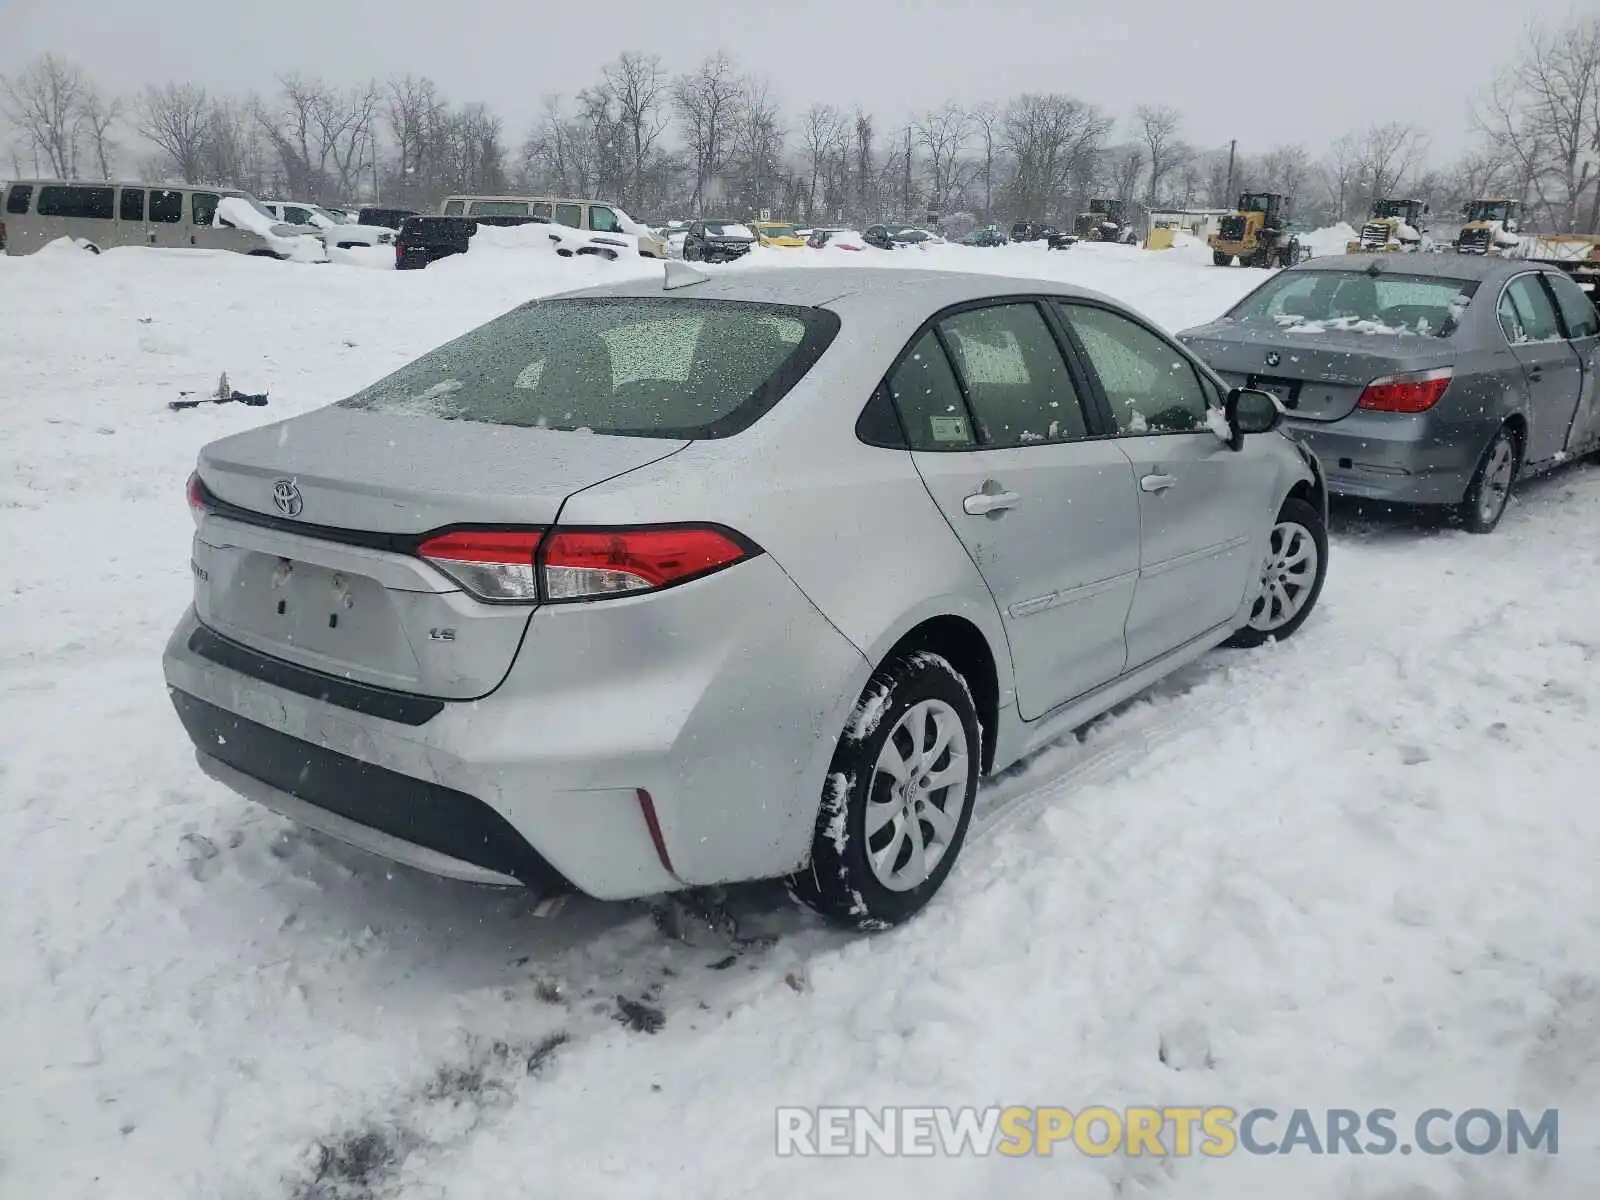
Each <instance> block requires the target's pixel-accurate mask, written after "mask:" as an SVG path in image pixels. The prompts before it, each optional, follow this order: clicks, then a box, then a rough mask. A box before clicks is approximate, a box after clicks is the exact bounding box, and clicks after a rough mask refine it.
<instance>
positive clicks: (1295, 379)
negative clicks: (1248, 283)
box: [1179, 321, 1454, 421]
mask: <svg viewBox="0 0 1600 1200" xmlns="http://www.w3.org/2000/svg"><path fill="white" fill-rule="evenodd" d="M1179 340H1180V341H1181V342H1183V344H1184V345H1186V346H1188V347H1189V348H1190V349H1191V350H1193V351H1194V352H1195V353H1196V354H1198V355H1199V356H1200V357H1201V358H1202V359H1204V360H1205V362H1206V363H1207V364H1208V365H1209V366H1210V367H1211V368H1212V369H1213V370H1214V371H1216V372H1217V373H1218V374H1219V375H1221V376H1222V377H1223V379H1224V380H1225V381H1227V383H1228V384H1229V385H1230V386H1232V387H1255V388H1261V389H1263V390H1266V391H1270V392H1273V393H1274V394H1276V395H1277V396H1278V398H1279V399H1280V400H1282V401H1283V403H1284V405H1285V406H1286V407H1287V408H1288V409H1289V411H1290V413H1291V414H1292V415H1293V416H1295V417H1297V418H1300V419H1303V420H1307V421H1337V420H1340V419H1341V418H1343V417H1347V416H1349V415H1350V413H1351V412H1353V411H1354V410H1355V407H1356V402H1357V401H1358V400H1360V398H1361V393H1362V391H1363V389H1365V388H1366V386H1367V384H1369V383H1371V382H1372V381H1373V380H1374V379H1378V378H1380V377H1382V376H1385V375H1397V374H1400V373H1402V372H1408V371H1426V370H1429V369H1430V368H1433V367H1438V366H1444V365H1446V364H1448V363H1450V362H1451V361H1452V359H1453V357H1454V354H1453V351H1452V350H1451V348H1450V345H1449V343H1448V342H1447V341H1444V340H1441V339H1438V338H1430V337H1424V336H1421V335H1418V334H1392V333H1387V334H1386V333H1367V332H1363V331H1361V330H1360V329H1323V330H1317V331H1313V332H1290V331H1286V330H1282V329H1274V328H1271V327H1261V326H1253V325H1248V324H1245V323H1244V322H1237V321H1217V322H1213V323H1212V324H1210V325H1202V326H1200V327H1198V328H1196V329H1190V330H1186V331H1185V332H1184V333H1183V334H1181V335H1180V336H1179Z"/></svg>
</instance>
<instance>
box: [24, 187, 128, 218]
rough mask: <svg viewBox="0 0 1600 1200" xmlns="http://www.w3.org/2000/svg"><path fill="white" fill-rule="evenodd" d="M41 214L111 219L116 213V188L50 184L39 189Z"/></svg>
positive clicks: (43, 215)
mask: <svg viewBox="0 0 1600 1200" xmlns="http://www.w3.org/2000/svg"><path fill="white" fill-rule="evenodd" d="M39 215H40V216H41V217H75V218H77V219H79V220H93V221H109V220H111V218H112V217H113V216H115V215H116V189H115V188H109V187H62V186H57V185H55V184H48V185H46V186H44V187H42V188H40V189H39Z"/></svg>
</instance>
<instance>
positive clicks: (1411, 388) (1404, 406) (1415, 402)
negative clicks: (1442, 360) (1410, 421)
mask: <svg viewBox="0 0 1600 1200" xmlns="http://www.w3.org/2000/svg"><path fill="white" fill-rule="evenodd" d="M1454 374H1455V372H1454V371H1452V370H1451V369H1450V368H1449V367H1440V368H1439V369H1438V370H1436V371H1414V372H1412V373H1411V374H1409V375H1385V376H1384V377H1383V378H1382V379H1374V380H1373V381H1372V382H1371V383H1369V384H1367V386H1366V389H1365V390H1364V391H1363V392H1362V393H1361V399H1360V400H1358V401H1356V407H1357V408H1365V409H1370V410H1372V411H1375V412H1392V413H1419V412H1427V411H1428V409H1430V408H1432V407H1433V406H1434V405H1435V404H1437V403H1439V397H1440V396H1442V395H1444V390H1445V388H1447V387H1449V386H1450V379H1451V377H1452V376H1453V375H1454Z"/></svg>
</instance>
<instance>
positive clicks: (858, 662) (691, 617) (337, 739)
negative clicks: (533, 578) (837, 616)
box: [164, 555, 867, 899]
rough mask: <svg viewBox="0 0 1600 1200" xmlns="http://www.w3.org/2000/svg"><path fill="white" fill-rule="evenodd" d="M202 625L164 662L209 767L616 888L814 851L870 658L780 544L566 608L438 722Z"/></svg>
mask: <svg viewBox="0 0 1600 1200" xmlns="http://www.w3.org/2000/svg"><path fill="white" fill-rule="evenodd" d="M630 609H631V610H632V611H631V612H629V611H627V610H630ZM202 628H203V627H202V626H200V624H199V622H198V620H197V619H196V618H195V615H194V613H193V611H192V610H191V611H190V612H189V613H187V614H186V615H185V616H184V618H183V620H182V621H180V622H179V624H178V627H177V628H176V629H175V630H174V632H173V635H172V637H171V639H170V641H169V642H168V645H167V649H166V654H165V658H164V668H165V672H166V680H167V684H168V688H169V691H170V692H171V695H172V700H173V703H174V706H175V707H176V708H177V710H178V714H179V716H180V719H181V720H182V721H183V724H184V727H185V729H186V730H187V732H188V734H189V736H190V739H191V740H192V741H193V742H194V744H195V748H196V750H197V752H198V753H199V756H200V763H201V766H202V768H203V769H204V770H205V771H206V772H207V773H208V774H210V775H211V776H213V777H214V778H216V779H218V780H219V781H221V782H222V783H224V784H226V785H227V786H229V787H230V788H232V789H233V790H234V791H236V792H238V793H240V794H241V795H244V796H245V797H247V798H249V799H253V800H256V801H258V802H260V803H263V804H265V805H266V806H267V807H269V808H273V809H276V810H277V811H279V812H282V813H283V814H284V815H286V816H289V817H290V818H292V819H295V820H299V821H301V822H303V823H304V824H306V825H308V826H311V827H313V828H317V829H320V830H321V831H322V832H324V833H327V834H329V835H331V836H333V837H336V838H339V839H341V840H343V841H346V842H349V843H352V844H354V845H357V846H360V847H361V848H363V849H366V850H369V851H372V852H374V853H377V854H380V855H383V856H385V857H387V858H390V859H394V860H396V861H400V862H406V863H409V864H410V865H412V866H417V867H420V868H422V869H424V870H428V871H432V872H434V873H436V874H441V875H447V876H454V877H456V878H462V879H470V880H474V881H477V882H485V883H513V882H517V883H523V884H526V885H528V886H530V887H534V888H537V889H539V890H541V891H550V892H554V891H561V890H569V889H576V890H578V891H581V892H584V893H586V894H588V895H591V896H595V897H597V898H600V899H625V898H631V897H637V896H645V895H652V894H656V893H660V892H666V891H675V890H679V889H682V888H685V887H690V886H700V885H705V884H713V883H723V882H732V881H736V880H746V879H758V878H767V877H772V876H775V875H781V874H783V873H785V872H787V871H789V870H793V869H794V868H795V867H797V866H798V865H799V864H800V862H801V861H803V859H804V857H805V854H806V852H807V851H808V849H809V847H810V843H811V837H812V832H813V829H814V825H815V820H816V811H817V805H818V803H819V802H820V798H821V794H822V778H823V774H824V773H825V771H826V768H827V762H828V760H829V757H830V756H831V755H830V751H831V746H832V740H833V738H832V735H834V734H836V733H837V731H838V730H839V729H840V728H842V727H843V722H844V719H845V713H846V710H847V709H848V707H849V705H850V704H851V703H853V702H854V699H855V697H856V696H857V694H858V693H859V691H860V688H861V687H862V686H863V685H864V683H865V678H866V674H867V665H866V662H865V659H863V658H862V656H861V655H860V653H859V652H858V651H857V650H856V649H855V647H854V646H852V645H851V644H850V643H849V642H848V640H847V639H845V638H844V636H843V635H842V634H840V633H839V632H838V631H837V630H835V629H834V628H833V626H832V625H830V624H829V623H828V622H827V621H826V620H825V619H823V618H822V617H821V615H820V614H819V613H817V611H816V610H815V609H814V608H813V607H812V606H811V605H810V603H809V602H808V601H806V599H805V597H804V596H803V595H802V594H801V593H800V592H799V590H798V589H797V588H795V586H794V584H793V583H792V582H791V581H790V580H789V579H788V577H787V576H786V575H785V574H784V573H783V571H782V569H781V568H780V567H779V566H778V565H777V564H776V563H775V562H773V561H772V560H771V558H770V557H768V556H765V555H762V556H758V557H757V558H755V559H752V560H750V561H749V562H746V563H742V564H740V565H739V566H738V567H736V568H732V569H729V570H727V571H722V572H719V573H717V574H716V575H713V576H710V577H708V578H707V579H704V580H700V581H697V582H696V583H692V584H687V585H684V586H683V587H680V588H674V589H670V590H668V591H666V592H662V593H660V594H658V595H655V596H650V597H639V598H631V599H621V600H610V601H605V602H602V603H598V604H590V605H552V606H546V607H545V608H543V609H541V610H539V611H538V612H537V613H535V615H534V619H533V621H532V622H530V624H529V628H528V633H527V637H526V639H525V641H524V644H523V646H522V649H521V651H520V652H519V654H518V657H517V661H516V662H515V663H514V664H513V666H512V668H511V671H510V673H509V674H508V676H507V678H506V680H505V682H504V683H502V684H501V686H500V687H499V689H497V690H496V691H495V692H494V693H493V694H492V695H490V696H488V697H486V698H484V699H481V700H478V701H474V702H457V703H446V704H444V705H443V707H442V709H441V711H440V712H439V713H438V714H437V715H435V716H432V717H431V718H428V717H424V719H422V720H421V721H420V723H419V722H416V721H414V720H401V719H391V718H394V717H395V714H392V713H391V714H389V715H388V716H384V715H380V713H381V712H382V711H384V710H382V709H373V708H372V707H371V706H367V707H366V708H365V710H364V711H358V709H359V708H361V707H362V706H360V705H356V706H355V707H352V706H351V704H352V701H351V699H350V698H349V696H348V695H343V696H341V695H340V694H339V693H338V691H337V690H336V689H335V690H329V691H328V693H327V695H326V697H324V696H318V695H315V694H310V693H312V692H314V691H315V689H307V688H306V687H305V686H304V685H303V682H302V681H297V680H295V679H293V678H287V677H281V676H280V677H276V678H274V677H271V676H270V675H269V676H268V677H266V678H263V677H261V675H259V674H251V673H247V672H246V671H245V670H241V669H238V667H239V665H240V664H238V663H235V664H234V665H229V664H228V663H227V662H224V661H217V658H218V656H215V655H212V656H209V657H208V656H207V655H205V654H202V653H199V652H197V650H196V649H195V646H196V645H199V646H200V647H201V648H202V649H204V639H203V638H202V639H198V640H197V639H195V638H194V634H195V632H196V630H199V629H202ZM285 683H287V684H289V685H290V686H284V684H285ZM291 688H293V689H296V690H291ZM641 793H643V796H644V797H647V800H646V799H644V798H642V796H641ZM652 822H654V827H652Z"/></svg>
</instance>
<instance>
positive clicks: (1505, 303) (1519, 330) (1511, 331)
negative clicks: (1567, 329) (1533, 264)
mask: <svg viewBox="0 0 1600 1200" xmlns="http://www.w3.org/2000/svg"><path fill="white" fill-rule="evenodd" d="M1500 328H1501V329H1503V330H1505V334H1506V341H1508V342H1512V343H1517V342H1551V341H1556V340H1558V339H1559V338H1560V337H1561V327H1560V325H1559V324H1558V323H1557V321H1556V308H1555V305H1554V304H1552V303H1550V297H1549V296H1547V295H1545V290H1544V287H1543V285H1542V284H1540V282H1539V277H1538V276H1537V275H1519V276H1517V277H1516V278H1515V279H1513V280H1512V281H1511V282H1510V283H1509V284H1507V285H1506V290H1505V294H1504V295H1502V296H1501V297H1500Z"/></svg>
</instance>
